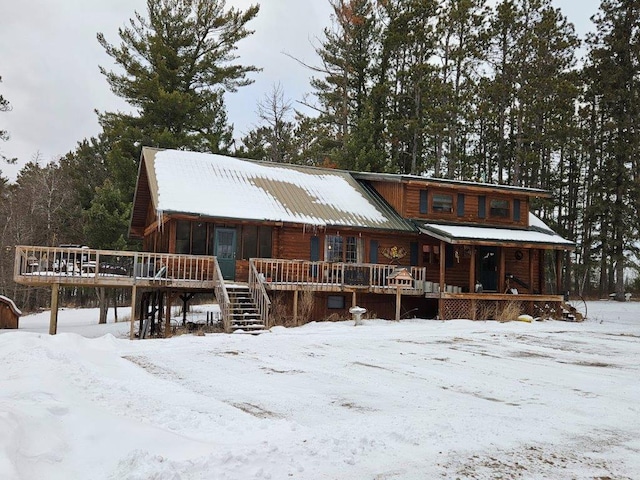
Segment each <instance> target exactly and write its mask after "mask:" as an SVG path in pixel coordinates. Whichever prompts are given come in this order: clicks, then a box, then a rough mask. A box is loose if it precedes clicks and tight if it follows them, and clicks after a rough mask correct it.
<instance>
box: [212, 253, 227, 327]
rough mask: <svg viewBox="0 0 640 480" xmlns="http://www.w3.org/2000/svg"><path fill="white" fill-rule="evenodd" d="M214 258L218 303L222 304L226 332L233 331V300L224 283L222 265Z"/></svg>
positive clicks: (221, 310) (215, 288)
mask: <svg viewBox="0 0 640 480" xmlns="http://www.w3.org/2000/svg"><path fill="white" fill-rule="evenodd" d="M213 260H214V268H213V272H214V283H215V287H214V290H215V293H216V299H217V300H218V305H219V306H220V315H221V317H222V328H223V329H224V331H225V332H227V333H229V332H230V331H231V316H230V313H231V301H230V300H229V292H227V286H226V285H225V283H224V278H223V277H222V272H221V271H220V265H219V264H218V261H217V260H216V258H215V257H213Z"/></svg>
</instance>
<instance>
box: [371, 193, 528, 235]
mask: <svg viewBox="0 0 640 480" xmlns="http://www.w3.org/2000/svg"><path fill="white" fill-rule="evenodd" d="M376 188H377V187H376ZM405 189H406V194H405V209H404V211H402V213H401V214H402V215H403V216H404V217H406V218H415V219H425V220H435V221H441V222H447V223H466V224H481V225H496V226H502V227H506V226H514V227H517V228H526V227H528V226H529V215H528V212H529V199H528V197H526V196H518V195H509V194H508V192H499V191H497V190H494V191H492V190H487V191H478V190H475V189H470V188H465V187H464V186H457V187H448V186H432V185H429V186H426V185H423V184H416V183H409V184H407V185H406V186H405ZM442 200H448V201H445V202H442Z"/></svg>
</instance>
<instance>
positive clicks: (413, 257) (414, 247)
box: [409, 242, 418, 266]
mask: <svg viewBox="0 0 640 480" xmlns="http://www.w3.org/2000/svg"><path fill="white" fill-rule="evenodd" d="M410 247H411V252H410V260H409V262H410V263H411V266H416V265H418V242H411V244H410Z"/></svg>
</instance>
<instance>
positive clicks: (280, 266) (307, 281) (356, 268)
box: [250, 258, 426, 293]
mask: <svg viewBox="0 0 640 480" xmlns="http://www.w3.org/2000/svg"><path fill="white" fill-rule="evenodd" d="M250 263H251V264H252V265H254V266H255V270H256V274H257V275H258V276H259V278H260V279H261V280H263V281H264V282H266V284H267V285H288V284H290V285H296V286H300V287H310V288H313V289H315V290H322V289H323V288H324V289H328V290H329V289H335V288H369V289H372V290H377V291H384V290H393V291H395V288H396V287H394V286H390V285H389V282H388V278H389V275H390V274H391V273H393V272H394V270H396V269H397V268H398V265H384V264H376V263H342V262H339V263H337V262H311V261H307V260H279V259H265V258H254V259H252V260H251V262H250ZM406 268H407V270H408V271H409V272H410V273H411V276H412V277H413V285H412V286H411V288H410V289H409V290H412V293H424V284H425V280H426V268H424V267H406Z"/></svg>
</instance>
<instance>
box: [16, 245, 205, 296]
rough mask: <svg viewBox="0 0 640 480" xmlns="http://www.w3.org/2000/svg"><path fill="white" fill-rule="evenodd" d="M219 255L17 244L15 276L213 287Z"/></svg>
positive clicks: (28, 280)
mask: <svg viewBox="0 0 640 480" xmlns="http://www.w3.org/2000/svg"><path fill="white" fill-rule="evenodd" d="M216 278H217V276H216V268H215V258H214V257H209V256H200V255H176V254H167V253H148V252H127V251H114V250H95V249H90V248H62V247H33V246H17V247H16V256H15V266H14V277H13V279H14V281H15V282H16V283H18V284H21V285H34V286H37V285H40V286H46V285H52V284H58V285H61V286H84V287H133V286H136V287H141V288H145V287H149V288H172V289H187V290H190V291H213V290H214V289H215V287H216Z"/></svg>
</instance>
